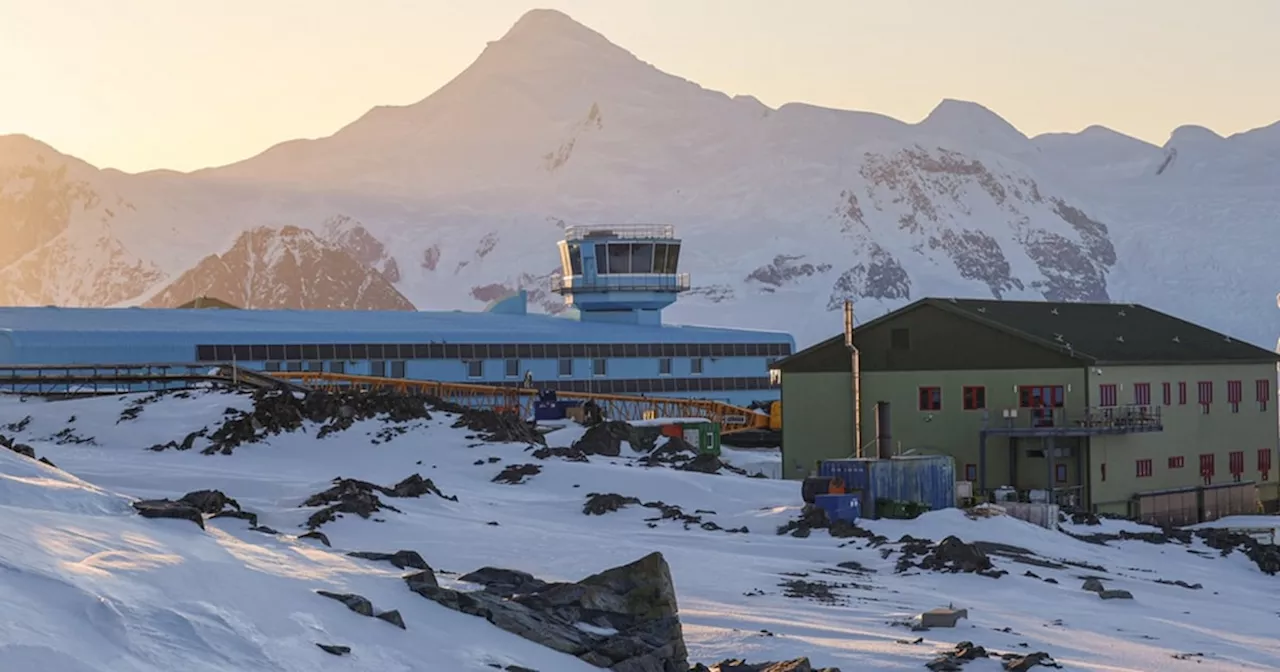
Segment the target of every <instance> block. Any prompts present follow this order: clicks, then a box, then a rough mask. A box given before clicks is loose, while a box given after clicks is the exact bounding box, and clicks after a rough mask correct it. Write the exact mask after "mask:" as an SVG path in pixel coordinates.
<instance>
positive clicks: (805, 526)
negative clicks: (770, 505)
mask: <svg viewBox="0 0 1280 672" xmlns="http://www.w3.org/2000/svg"><path fill="white" fill-rule="evenodd" d="M813 530H826V531H827V533H828V534H830V535H831V536H832V537H835V538H837V539H846V538H850V537H856V538H860V539H868V540H870V541H871V545H872V546H881V545H884V544H886V543H888V542H889V539H888V538H887V537H885V536H883V535H879V534H875V533H873V532H871V531H870V530H865V529H863V528H861V527H858V526H857V525H855V524H854V523H849V522H846V521H843V520H837V521H835V522H831V521H830V520H828V518H827V512H826V510H825V509H822V508H820V507H817V506H814V505H813V504H805V505H804V508H803V509H801V511H800V518H798V519H796V520H792V521H788V522H787V523H785V524H783V525H780V526H779V527H778V534H780V535H782V534H790V535H791V536H793V537H800V538H804V537H808V536H809V534H810V533H812V531H813Z"/></svg>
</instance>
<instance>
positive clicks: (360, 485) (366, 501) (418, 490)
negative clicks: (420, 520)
mask: <svg viewBox="0 0 1280 672" xmlns="http://www.w3.org/2000/svg"><path fill="white" fill-rule="evenodd" d="M378 493H381V494H383V495H386V496H387V497H397V498H410V497H412V498H417V497H421V496H423V495H435V496H437V497H439V498H441V499H445V500H448V501H451V502H456V501H458V497H457V495H446V494H444V493H443V492H441V491H440V488H437V487H436V484H435V483H433V482H432V481H431V479H429V478H423V477H422V476H421V475H419V474H413V475H412V476H409V477H408V478H405V479H404V480H402V481H400V482H399V483H396V484H395V485H393V486H391V487H389V488H388V487H385V486H381V485H376V484H374V483H370V482H368V481H361V480H358V479H354V478H335V479H333V487H331V488H329V489H328V490H325V491H323V492H317V493H316V494H314V495H311V496H310V497H308V498H307V500H306V501H305V502H303V503H302V506H304V507H313V506H321V507H324V508H322V509H320V510H319V511H316V512H315V513H313V514H311V517H309V518H307V522H306V526H307V527H308V528H310V529H311V530H315V529H316V528H317V527H320V526H321V525H324V524H325V523H329V522H333V521H334V520H337V519H338V518H339V517H340V515H341V514H344V513H354V514H356V515H357V516H360V517H361V518H364V519H368V518H369V517H370V516H372V515H373V514H374V513H377V512H378V511H381V510H383V509H386V510H388V511H394V512H396V513H401V511H400V509H397V508H395V507H394V506H391V505H389V504H386V503H385V502H383V501H382V499H381V498H379V497H378ZM325 541H328V539H325ZM325 545H326V546H327V545H328V544H325Z"/></svg>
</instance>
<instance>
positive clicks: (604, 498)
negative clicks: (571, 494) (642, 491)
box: [582, 492, 640, 516]
mask: <svg viewBox="0 0 1280 672" xmlns="http://www.w3.org/2000/svg"><path fill="white" fill-rule="evenodd" d="M639 503H640V500H638V499H636V498H635V497H624V496H622V495H619V494H617V493H607V494H600V493H597V492H593V493H591V494H589V495H587V503H586V504H583V505H582V512H583V513H584V514H586V515H588V516H603V515H604V514H606V513H611V512H613V511H617V510H619V509H621V508H623V507H625V506H627V505H629V504H639Z"/></svg>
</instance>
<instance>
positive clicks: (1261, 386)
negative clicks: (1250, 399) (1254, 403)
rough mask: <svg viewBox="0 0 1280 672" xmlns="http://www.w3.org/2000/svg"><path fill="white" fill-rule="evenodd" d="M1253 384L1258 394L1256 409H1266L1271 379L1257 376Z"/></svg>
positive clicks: (1269, 399)
mask: <svg viewBox="0 0 1280 672" xmlns="http://www.w3.org/2000/svg"><path fill="white" fill-rule="evenodd" d="M1253 386H1254V390H1255V392H1256V393H1257V396H1258V410H1259V411H1265V410H1267V403H1268V402H1270V401H1271V381H1270V380H1267V379H1266V378H1259V379H1258V381H1257V382H1256V383H1254V385H1253Z"/></svg>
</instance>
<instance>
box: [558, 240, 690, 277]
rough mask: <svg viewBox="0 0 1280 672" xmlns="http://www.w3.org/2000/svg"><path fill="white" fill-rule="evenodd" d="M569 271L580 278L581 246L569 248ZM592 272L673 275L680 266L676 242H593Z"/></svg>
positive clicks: (678, 245)
mask: <svg viewBox="0 0 1280 672" xmlns="http://www.w3.org/2000/svg"><path fill="white" fill-rule="evenodd" d="M568 252H569V271H570V274H571V275H582V247H581V245H580V244H578V243H571V244H570V245H569V249H568ZM595 255H596V273H598V274H600V275H605V274H608V273H665V274H674V273H675V272H676V270H677V269H678V268H679V267H680V244H679V243H607V244H606V243H596V244H595Z"/></svg>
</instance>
